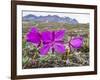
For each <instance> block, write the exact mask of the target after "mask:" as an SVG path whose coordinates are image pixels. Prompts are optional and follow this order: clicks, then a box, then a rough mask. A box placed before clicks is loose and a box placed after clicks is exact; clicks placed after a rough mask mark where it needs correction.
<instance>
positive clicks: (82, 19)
mask: <svg viewBox="0 0 100 80" xmlns="http://www.w3.org/2000/svg"><path fill="white" fill-rule="evenodd" d="M29 14H33V15H35V16H47V15H57V16H60V17H70V18H72V19H76V20H77V21H78V22H79V23H89V21H90V15H89V14H87V13H72V12H60V13H59V12H43V11H42V12H39V11H23V16H26V15H29Z"/></svg>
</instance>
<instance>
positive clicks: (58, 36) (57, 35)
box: [55, 30, 65, 41]
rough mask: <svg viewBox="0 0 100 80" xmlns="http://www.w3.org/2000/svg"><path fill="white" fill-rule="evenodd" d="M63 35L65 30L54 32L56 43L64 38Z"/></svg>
mask: <svg viewBox="0 0 100 80" xmlns="http://www.w3.org/2000/svg"><path fill="white" fill-rule="evenodd" d="M64 35H65V30H58V31H55V40H56V41H58V40H62V39H63V38H64Z"/></svg>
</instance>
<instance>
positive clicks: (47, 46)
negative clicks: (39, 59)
mask: <svg viewBox="0 0 100 80" xmlns="http://www.w3.org/2000/svg"><path fill="white" fill-rule="evenodd" d="M49 49H50V46H49V45H44V46H43V47H42V48H41V49H40V54H41V55H46V54H47V53H48V51H49Z"/></svg>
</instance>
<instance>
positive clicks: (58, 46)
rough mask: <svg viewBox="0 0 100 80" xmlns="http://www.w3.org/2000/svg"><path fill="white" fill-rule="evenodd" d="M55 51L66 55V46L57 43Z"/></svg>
mask: <svg viewBox="0 0 100 80" xmlns="http://www.w3.org/2000/svg"><path fill="white" fill-rule="evenodd" d="M54 49H55V51H56V52H57V53H62V54H63V53H65V51H66V49H65V47H64V45H63V44H60V43H55V45H54Z"/></svg>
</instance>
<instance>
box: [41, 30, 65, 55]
mask: <svg viewBox="0 0 100 80" xmlns="http://www.w3.org/2000/svg"><path fill="white" fill-rule="evenodd" d="M64 34H65V30H58V31H44V32H42V34H41V36H42V41H43V47H42V48H41V49H40V54H41V55H46V54H47V53H48V52H49V50H52V51H53V52H54V51H55V52H57V53H61V54H63V53H65V51H66V50H65V47H64V44H63V43H64V41H63V38H64Z"/></svg>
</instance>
